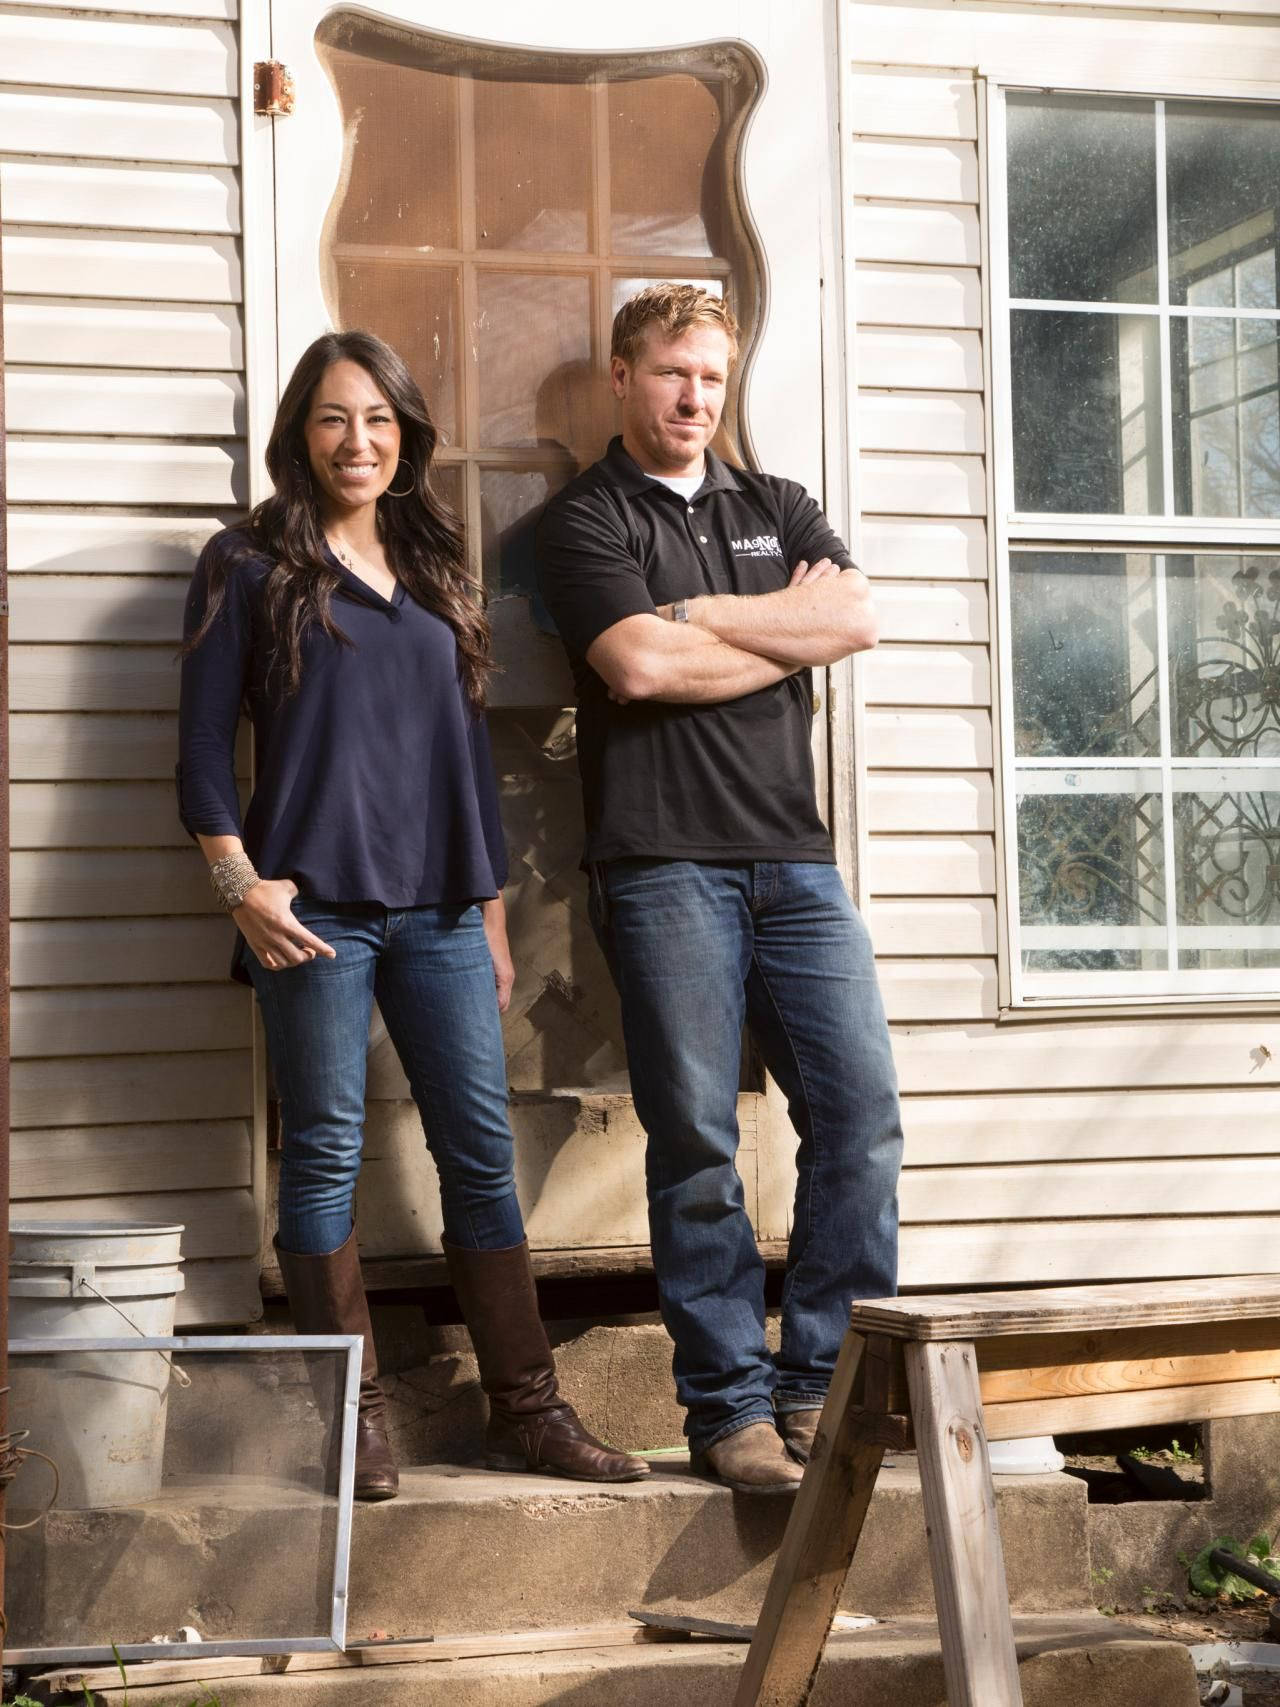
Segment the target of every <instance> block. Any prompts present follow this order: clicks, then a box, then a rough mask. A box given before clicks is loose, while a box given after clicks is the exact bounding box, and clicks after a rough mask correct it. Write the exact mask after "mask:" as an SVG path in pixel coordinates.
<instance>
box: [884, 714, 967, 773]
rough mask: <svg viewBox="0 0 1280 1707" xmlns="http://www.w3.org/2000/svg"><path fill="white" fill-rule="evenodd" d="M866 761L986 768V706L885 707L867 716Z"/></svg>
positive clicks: (898, 766) (922, 767)
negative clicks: (979, 708) (974, 708)
mask: <svg viewBox="0 0 1280 1707" xmlns="http://www.w3.org/2000/svg"><path fill="white" fill-rule="evenodd" d="M864 751H865V754H866V761H865V762H866V763H867V764H871V765H877V766H880V767H883V768H884V769H886V770H889V769H896V770H927V771H934V770H960V771H971V770H990V768H991V718H990V716H989V714H988V713H987V712H985V711H966V710H964V709H956V710H954V711H905V710H904V711H883V710H870V711H868V712H867V716H866V741H865V747H864Z"/></svg>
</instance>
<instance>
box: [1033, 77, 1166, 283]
mask: <svg viewBox="0 0 1280 1707" xmlns="http://www.w3.org/2000/svg"><path fill="white" fill-rule="evenodd" d="M1007 111H1008V136H1009V294H1010V295H1011V296H1015V297H1052V298H1055V299H1056V300H1058V301H1060V302H1154V301H1155V300H1156V295H1157V292H1156V139H1155V108H1154V106H1153V104H1152V103H1151V102H1149V101H1145V102H1122V101H1103V100H1087V99H1081V98H1080V97H1072V96H1059V95H1030V94H1028V95H1014V94H1011V95H1010V96H1009V97H1008V108H1007Z"/></svg>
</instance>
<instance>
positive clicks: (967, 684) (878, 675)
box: [862, 645, 991, 830]
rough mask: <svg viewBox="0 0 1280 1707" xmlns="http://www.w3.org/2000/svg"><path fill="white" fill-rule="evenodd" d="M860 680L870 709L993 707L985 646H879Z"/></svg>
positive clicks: (936, 826)
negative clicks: (917, 706)
mask: <svg viewBox="0 0 1280 1707" xmlns="http://www.w3.org/2000/svg"><path fill="white" fill-rule="evenodd" d="M862 679H863V681H864V683H865V684H866V697H867V703H868V705H990V704H991V660H990V656H989V654H988V652H987V649H986V647H985V646H896V645H882V646H878V647H877V648H876V649H875V651H874V652H870V653H868V654H867V657H866V659H865V661H864V663H863V666H862ZM917 827H918V828H921V829H938V830H945V829H947V828H949V826H948V825H946V824H923V825H919V826H917ZM965 827H966V828H967V827H968V826H965Z"/></svg>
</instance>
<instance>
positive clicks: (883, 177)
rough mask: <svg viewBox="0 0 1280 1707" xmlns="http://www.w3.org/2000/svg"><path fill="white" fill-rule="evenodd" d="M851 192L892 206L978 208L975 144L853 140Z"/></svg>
mask: <svg viewBox="0 0 1280 1707" xmlns="http://www.w3.org/2000/svg"><path fill="white" fill-rule="evenodd" d="M853 193H854V195H855V196H878V197H886V198H888V199H890V200H893V201H915V202H967V203H970V204H974V205H976V203H977V200H978V147H977V143H976V142H940V141H936V140H927V141H925V140H918V139H916V138H912V139H911V140H910V141H887V140H885V139H883V138H879V137H876V138H869V137H856V138H855V140H854V143H853ZM974 264H976V258H975V262H974Z"/></svg>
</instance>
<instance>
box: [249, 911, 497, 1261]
mask: <svg viewBox="0 0 1280 1707" xmlns="http://www.w3.org/2000/svg"><path fill="white" fill-rule="evenodd" d="M293 910H294V913H295V914H296V915H297V917H298V919H299V920H300V921H301V922H302V923H303V924H305V925H306V927H307V929H308V930H310V931H313V932H314V933H315V934H316V936H318V937H320V938H322V939H323V941H325V942H327V943H328V944H329V945H330V946H331V947H332V948H334V949H336V950H337V958H336V959H335V960H327V959H324V958H322V957H319V956H317V958H316V959H315V960H309V961H306V962H304V963H303V964H302V965H301V966H291V967H287V968H285V969H284V970H283V971H280V972H268V971H267V970H266V968H265V967H263V966H261V965H260V964H259V963H258V961H257V960H256V958H255V957H254V955H253V954H252V953H251V952H249V951H248V950H246V951H245V965H246V968H247V970H248V972H249V975H250V976H251V978H252V979H253V987H254V990H255V991H256V993H257V997H258V1003H259V1006H260V1007H261V1009H262V1023H263V1027H264V1029H265V1031H266V1037H267V1054H268V1055H269V1057H270V1060H271V1071H272V1076H273V1078H274V1079H275V1085H276V1092H277V1095H278V1096H279V1098H280V1121H281V1128H282V1131H281V1159H280V1243H281V1244H282V1245H283V1246H284V1248H285V1250H287V1251H294V1252H297V1253H299V1254H301V1255H313V1254H319V1253H323V1252H327V1251H334V1250H337V1248H338V1246H339V1245H341V1244H342V1243H343V1242H344V1241H345V1240H346V1238H347V1236H348V1234H349V1233H350V1232H351V1226H352V1218H353V1202H354V1195H355V1185H356V1176H357V1175H358V1174H359V1172H360V1153H361V1149H362V1147H363V1143H364V1087H365V1056H366V1052H367V1050H368V1045H369V1019H370V1016H371V1014H372V1012H373V1003H374V999H375V997H376V998H377V1002H378V1006H379V1008H380V1009H381V1010H382V1017H383V1019H384V1020H385V1022H386V1026H387V1031H388V1033H389V1034H390V1037H391V1041H392V1043H393V1044H394V1046H395V1050H396V1054H397V1055H398V1056H399V1057H400V1062H401V1065H402V1066H403V1067H404V1070H405V1075H406V1077H407V1078H408V1080H409V1086H410V1089H411V1090H412V1092H413V1098H414V1101H415V1102H416V1103H417V1105H418V1112H419V1113H420V1114H421V1116H422V1124H423V1127H424V1129H425V1131H426V1135H427V1145H428V1147H429V1149H430V1151H431V1155H432V1158H433V1159H434V1161H435V1164H436V1167H437V1169H438V1170H439V1174H440V1198H441V1203H442V1207H443V1210H444V1232H445V1237H446V1239H448V1240H449V1242H450V1244H453V1245H462V1246H465V1247H466V1248H468V1249H470V1250H502V1249H505V1248H507V1247H508V1246H511V1245H518V1244H519V1243H520V1241H521V1240H522V1239H523V1238H524V1222H523V1220H522V1218H521V1214H520V1205H519V1202H518V1201H517V1199H516V1192H515V1177H514V1169H513V1145H512V1139H511V1128H510V1126H509V1125H508V1123H507V1068H506V1056H505V1053H504V1051H503V1046H502V1024H501V1021H500V1019H499V1017H498V1000H497V994H496V991H495V987H494V976H493V959H492V956H491V955H490V953H489V942H488V938H487V937H486V936H485V933H484V923H483V920H482V918H481V913H480V909H479V907H477V906H441V907H410V908H406V909H404V910H402V911H398V912H395V911H388V909H387V908H386V907H381V906H376V905H369V904H365V903H338V902H333V901H310V900H307V899H305V898H304V897H302V896H299V897H298V899H297V900H296V901H295V902H294V904H293Z"/></svg>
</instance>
